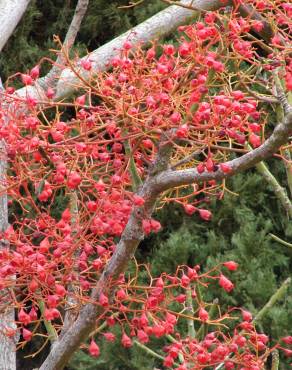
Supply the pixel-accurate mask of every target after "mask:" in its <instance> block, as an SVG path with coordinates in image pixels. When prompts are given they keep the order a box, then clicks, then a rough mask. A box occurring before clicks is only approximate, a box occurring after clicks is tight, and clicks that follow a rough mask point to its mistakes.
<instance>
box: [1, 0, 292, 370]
mask: <svg viewBox="0 0 292 370" xmlns="http://www.w3.org/2000/svg"><path fill="white" fill-rule="evenodd" d="M76 3H77V1H72V0H62V1H61V0H47V1H41V0H39V1H36V0H34V1H32V2H31V5H30V6H29V8H28V11H27V12H26V14H25V16H24V18H23V20H22V21H21V23H20V24H19V26H18V27H17V29H16V30H15V32H14V34H13V36H12V37H11V39H10V40H9V42H8V43H7V45H6V46H5V48H4V50H3V51H2V53H1V55H0V70H1V77H2V79H3V81H5V80H6V78H7V77H8V76H9V75H11V74H13V73H15V72H17V71H21V72H25V71H26V70H28V69H29V68H31V67H33V66H34V65H35V64H36V63H37V62H38V61H39V60H40V59H41V58H43V57H49V58H52V59H54V54H53V53H52V52H48V50H49V49H54V48H56V45H55V44H54V43H53V35H58V36H60V38H61V39H63V38H64V36H65V34H66V31H67V28H68V26H69V23H70V21H71V18H72V16H73V12H74V9H75V6H76ZM89 3H90V5H89V8H88V11H87V15H86V17H85V19H84V21H83V23H82V27H81V30H80V33H79V35H78V38H77V41H76V44H75V46H74V52H75V53H79V54H80V55H83V54H84V53H86V51H91V50H94V49H96V48H97V47H98V46H100V45H102V44H104V43H106V42H107V41H110V40H111V39H112V38H114V37H115V36H118V35H119V34H121V33H122V32H124V31H126V30H128V29H129V28H131V27H132V26H134V25H136V24H138V23H140V22H142V21H143V20H145V19H146V18H148V17H150V16H151V15H153V14H155V13H156V12H157V11H159V10H161V9H162V8H163V5H162V3H161V2H160V1H159V0H148V1H146V2H144V3H143V4H142V5H141V6H139V7H135V8H131V9H127V10H125V9H119V8H118V7H119V6H121V5H126V4H127V3H128V0H121V1H108V0H107V1H106V0H94V1H90V2H89ZM47 67H49V65H48V64H47ZM42 72H43V73H46V72H47V71H46V67H45V65H44V66H43V71H42ZM271 113H272V112H271ZM268 164H269V167H270V169H271V171H272V173H273V174H274V175H275V176H276V178H277V179H278V181H279V182H280V183H281V184H282V185H285V184H286V181H287V180H286V174H285V169H284V167H283V165H282V163H281V162H280V161H279V160H270V161H268ZM226 185H227V187H228V188H229V189H230V190H232V192H234V193H236V194H237V195H233V194H231V193H228V192H226V194H225V197H224V199H223V200H216V199H213V200H212V201H210V204H208V209H210V210H211V211H212V213H213V219H212V221H210V222H205V221H202V220H201V219H199V218H198V217H197V216H196V215H193V216H191V217H189V216H187V215H185V214H184V212H183V210H182V209H181V207H179V206H178V205H169V206H167V207H165V208H164V209H163V210H161V211H159V212H158V213H157V214H156V216H155V217H157V218H158V219H160V221H161V223H162V225H163V227H164V228H163V231H162V232H160V233H159V234H157V235H151V236H150V237H149V238H147V239H145V241H143V243H142V244H141V246H140V248H139V251H138V253H137V256H136V257H137V259H138V261H139V262H145V261H147V262H148V263H149V264H151V267H152V272H153V276H155V275H159V274H160V273H161V272H162V271H166V272H170V273H171V272H174V271H175V268H176V266H177V265H178V264H190V265H195V264H200V265H201V269H202V270H203V271H205V270H207V269H208V268H211V267H212V266H214V265H215V264H217V263H220V262H223V261H226V260H235V261H236V262H238V263H239V265H240V266H239V269H238V271H237V272H235V273H232V275H230V278H231V279H232V281H233V282H234V283H235V290H234V292H233V293H232V294H227V293H225V292H224V291H223V290H222V289H219V288H218V285H216V284H211V285H210V288H209V289H208V291H206V293H205V296H204V298H205V300H207V301H210V302H211V301H212V300H213V299H214V298H218V299H219V303H220V304H222V305H223V307H225V308H226V307H228V306H243V307H245V308H246V309H248V310H250V311H251V312H252V313H253V314H255V313H256V312H258V311H259V309H260V308H262V307H263V306H264V305H265V303H266V302H267V301H268V300H269V298H270V296H271V295H272V294H273V293H274V292H275V291H276V290H277V288H278V287H279V286H280V285H281V283H282V282H283V281H284V280H285V279H286V278H287V277H288V276H289V275H290V274H291V271H292V258H291V257H292V249H291V248H288V247H286V246H284V245H281V244H279V243H278V242H275V241H274V240H272V239H271V237H270V235H269V234H270V233H273V234H275V235H277V236H279V237H280V238H282V239H284V240H286V241H288V242H289V241H290V242H291V240H292V225H291V222H289V220H288V217H287V215H286V213H285V211H284V210H283V208H282V207H281V205H280V204H279V202H278V201H277V199H276V196H275V194H274V192H273V190H272V189H271V188H270V187H269V186H268V185H267V184H266V182H265V180H264V179H263V178H262V177H261V176H260V175H259V174H258V173H257V172H256V170H250V171H247V172H245V173H243V174H239V175H236V176H235V177H233V178H232V179H230V180H228V181H227V184H226ZM290 196H291V194H290ZM58 202H59V203H60V204H59V205H58V206H60V208H63V207H62V199H58ZM64 202H65V200H64ZM228 276H229V275H228ZM291 292H292V289H291V287H290V288H289V291H288V293H287V294H286V297H285V298H284V299H283V300H282V301H281V302H279V303H278V304H277V305H276V306H274V307H273V308H272V309H271V310H269V312H268V314H267V315H266V316H265V317H264V319H263V320H262V321H261V322H260V323H259V325H260V329H262V330H264V331H265V333H267V334H268V335H269V336H270V337H271V338H272V339H274V340H275V339H277V338H279V336H282V335H288V334H291V331H290V333H289V330H291V328H292V297H291ZM115 330H116V333H117V335H118V336H119V335H120V333H119V330H118V329H115ZM97 340H98V341H99V344H100V346H101V356H100V357H99V358H98V359H94V358H91V357H90V356H88V355H87V353H86V352H85V351H79V352H78V353H76V354H75V356H74V358H73V359H72V361H71V362H70V365H69V366H67V368H66V369H67V370H79V369H84V370H93V369H100V370H102V369H103V370H104V369H108V370H130V369H131V370H134V369H137V370H138V369H139V370H150V369H153V368H154V367H155V366H156V367H158V368H159V367H161V362H160V361H159V360H157V359H154V358H153V357H151V356H149V355H147V354H146V353H145V352H144V351H143V350H141V349H140V348H138V347H137V346H136V345H134V346H133V347H132V348H130V349H127V350H126V349H124V348H122V347H121V346H120V345H119V344H118V343H119V341H117V342H116V343H108V342H105V340H104V339H102V338H98V337H97ZM157 342H159V341H157V340H156V341H153V342H151V344H150V347H152V348H162V347H163V345H164V344H166V343H164V344H163V343H162V341H160V343H159V347H158V343H157ZM38 345H39V344H38V343H37V342H34V343H31V344H30V345H29V346H27V347H26V348H25V349H24V350H23V351H20V352H19V354H18V367H19V369H22V370H29V369H33V368H35V367H38V366H39V364H40V363H41V362H42V360H43V357H44V356H45V354H46V351H45V352H44V353H43V354H42V355H40V356H36V357H35V358H28V359H25V358H24V357H25V355H27V354H28V353H31V351H34V350H35V349H36V348H37V347H38ZM286 366H287V368H288V365H285V364H283V365H282V368H283V369H284V368H286Z"/></svg>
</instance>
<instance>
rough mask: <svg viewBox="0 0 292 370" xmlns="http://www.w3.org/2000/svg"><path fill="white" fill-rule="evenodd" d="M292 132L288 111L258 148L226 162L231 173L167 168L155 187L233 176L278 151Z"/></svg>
mask: <svg viewBox="0 0 292 370" xmlns="http://www.w3.org/2000/svg"><path fill="white" fill-rule="evenodd" d="M291 133H292V113H288V114H287V115H286V117H285V118H284V120H283V122H281V123H279V124H278V125H277V126H276V128H275V130H274V132H273V134H272V135H271V136H270V137H269V138H268V139H267V140H266V141H265V142H264V143H263V144H262V145H261V146H260V147H258V148H256V149H254V150H253V151H251V152H249V153H246V154H244V155H243V156H241V157H239V158H236V159H234V160H232V161H229V162H226V164H227V165H228V166H229V167H230V168H231V171H230V172H229V173H224V172H223V171H222V170H220V169H218V170H217V171H216V172H203V173H201V174H200V173H198V171H197V170H196V169H195V168H189V169H185V170H178V171H173V170H166V171H164V172H162V173H160V174H159V175H158V176H157V177H156V178H155V179H154V181H155V188H156V191H158V192H163V191H165V190H167V189H170V188H174V187H177V186H182V185H190V184H193V183H198V182H204V181H210V180H217V181H219V180H222V179H224V178H227V177H230V176H233V175H234V174H236V173H238V172H240V171H243V170H246V169H248V168H250V167H252V166H254V165H256V164H257V163H259V162H261V161H262V160H263V159H265V158H268V157H270V156H271V155H272V154H273V153H275V152H277V151H278V149H279V148H280V147H281V145H283V144H285V143H286V142H287V139H288V137H289V136H290V135H291Z"/></svg>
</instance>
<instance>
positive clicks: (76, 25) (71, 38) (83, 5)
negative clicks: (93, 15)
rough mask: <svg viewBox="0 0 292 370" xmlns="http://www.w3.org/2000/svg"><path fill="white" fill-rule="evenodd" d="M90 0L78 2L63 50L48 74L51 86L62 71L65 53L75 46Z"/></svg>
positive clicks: (47, 77)
mask: <svg viewBox="0 0 292 370" xmlns="http://www.w3.org/2000/svg"><path fill="white" fill-rule="evenodd" d="M88 2H89V0H78V3H77V5H76V8H75V12H74V16H73V18H72V21H71V24H70V26H69V28H68V31H67V34H66V37H65V40H64V42H63V47H62V50H60V53H59V55H58V58H57V60H56V62H55V64H54V65H53V67H52V69H51V70H50V72H49V73H48V74H47V76H46V80H47V81H51V87H53V86H54V83H55V79H56V78H57V77H58V74H59V73H61V71H62V65H63V64H64V61H65V57H64V53H69V50H70V49H71V47H72V46H73V44H74V42H75V39H76V37H77V34H78V32H79V29H80V26H81V22H82V20H83V18H84V16H85V13H86V11H87V7H88Z"/></svg>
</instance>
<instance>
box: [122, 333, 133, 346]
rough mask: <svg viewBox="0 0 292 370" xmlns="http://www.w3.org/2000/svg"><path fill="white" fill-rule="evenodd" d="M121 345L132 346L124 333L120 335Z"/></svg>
mask: <svg viewBox="0 0 292 370" xmlns="http://www.w3.org/2000/svg"><path fill="white" fill-rule="evenodd" d="M122 346H123V347H125V348H130V347H132V340H131V338H129V337H128V336H127V334H125V333H124V334H123V335H122Z"/></svg>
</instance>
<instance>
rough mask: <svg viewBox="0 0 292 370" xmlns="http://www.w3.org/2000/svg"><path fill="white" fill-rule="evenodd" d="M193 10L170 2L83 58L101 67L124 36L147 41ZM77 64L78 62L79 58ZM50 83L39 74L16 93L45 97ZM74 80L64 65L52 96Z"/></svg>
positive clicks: (204, 5) (207, 5)
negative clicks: (33, 80)
mask: <svg viewBox="0 0 292 370" xmlns="http://www.w3.org/2000/svg"><path fill="white" fill-rule="evenodd" d="M181 2H182V3H184V4H189V3H190V0H182V1H181ZM230 3H231V1H230ZM193 5H194V6H195V7H196V8H200V9H204V10H216V9H219V8H220V7H222V6H223V5H222V1H220V0H212V1H210V0H194V1H193ZM225 5H226V4H225ZM194 14H195V13H194V11H193V10H190V9H185V8H182V7H180V6H176V5H173V6H170V7H168V8H166V9H164V10H162V11H161V12H159V13H157V14H155V15H154V16H153V17H151V18H149V19H147V20H146V21H145V22H143V23H140V24H139V25H138V26H136V27H133V28H132V29H130V30H129V31H127V32H125V33H124V34H122V35H120V36H118V37H116V38H115V39H113V40H112V41H110V42H108V43H107V44H105V45H103V46H101V47H100V48H98V49H97V50H95V51H93V52H92V53H90V54H89V56H86V57H85V59H88V58H89V59H90V60H91V62H92V68H93V70H94V71H95V72H99V71H105V70H106V69H107V68H108V64H109V62H110V61H111V60H112V59H113V58H114V57H115V56H116V55H118V54H119V53H120V49H121V48H122V47H123V45H124V43H125V41H126V40H130V41H131V42H132V44H133V45H139V44H143V43H144V44H146V43H149V41H150V40H154V39H157V38H159V37H163V36H165V35H167V34H169V33H171V32H172V31H174V30H176V29H177V27H178V26H180V25H182V24H185V23H187V22H188V21H189V20H190V19H191V18H192V17H193V16H194ZM77 64H78V65H79V64H80V61H79V63H77ZM80 75H81V76H82V78H84V79H86V80H88V79H89V78H90V73H89V72H87V71H85V70H83V69H81V70H80ZM50 84H51V76H49V75H48V76H45V77H42V78H40V79H39V80H38V81H37V83H36V85H35V86H29V87H27V88H22V89H19V90H18V91H17V94H18V95H19V96H21V97H25V96H26V95H27V94H29V96H31V97H33V98H36V99H40V100H46V99H47V98H46V96H45V91H46V89H47V88H48V86H50ZM78 84H79V79H78V77H77V76H76V75H75V74H74V72H72V70H71V69H70V68H67V69H64V70H63V72H62V73H61V75H60V78H59V83H58V88H57V94H56V96H55V99H56V100H60V99H63V98H64V97H66V96H68V95H70V94H72V93H73V92H74V90H75V88H76V86H78Z"/></svg>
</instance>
